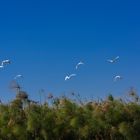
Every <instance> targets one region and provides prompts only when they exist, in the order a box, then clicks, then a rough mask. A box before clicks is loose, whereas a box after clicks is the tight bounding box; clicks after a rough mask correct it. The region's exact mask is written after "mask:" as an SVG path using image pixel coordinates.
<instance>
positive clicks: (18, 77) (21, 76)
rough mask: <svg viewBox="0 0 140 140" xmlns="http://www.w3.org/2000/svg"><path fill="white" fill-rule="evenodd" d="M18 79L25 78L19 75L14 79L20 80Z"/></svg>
mask: <svg viewBox="0 0 140 140" xmlns="http://www.w3.org/2000/svg"><path fill="white" fill-rule="evenodd" d="M18 78H23V76H22V75H21V74H19V75H17V76H15V78H14V79H18Z"/></svg>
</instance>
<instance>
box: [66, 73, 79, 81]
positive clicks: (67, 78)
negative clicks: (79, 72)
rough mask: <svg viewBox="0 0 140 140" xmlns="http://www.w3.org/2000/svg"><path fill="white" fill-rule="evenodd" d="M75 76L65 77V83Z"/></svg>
mask: <svg viewBox="0 0 140 140" xmlns="http://www.w3.org/2000/svg"><path fill="white" fill-rule="evenodd" d="M74 76H76V74H71V75H69V76H66V77H65V81H67V80H70V79H71V78H72V77H74Z"/></svg>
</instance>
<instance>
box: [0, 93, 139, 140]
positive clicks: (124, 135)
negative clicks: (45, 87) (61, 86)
mask: <svg viewBox="0 0 140 140" xmlns="http://www.w3.org/2000/svg"><path fill="white" fill-rule="evenodd" d="M19 95H20V96H19ZM19 95H17V96H16V99H15V100H14V101H12V102H11V103H9V104H3V103H2V104H1V105H0V140H140V102H139V97H138V96H137V95H136V94H132V92H131V94H130V96H131V98H128V99H129V100H128V99H127V100H126V99H125V100H124V99H114V97H113V96H112V95H109V96H108V98H107V99H106V100H102V101H98V102H97V101H89V102H83V101H81V100H80V98H78V99H77V98H76V100H75V97H76V95H74V94H73V98H71V99H70V98H68V97H59V98H54V97H53V96H50V95H49V96H48V101H47V102H45V103H44V104H39V103H37V102H34V101H31V100H29V99H28V96H25V95H26V94H25V93H24V96H22V95H21V93H20V94H19Z"/></svg>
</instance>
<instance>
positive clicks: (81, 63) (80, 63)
mask: <svg viewBox="0 0 140 140" xmlns="http://www.w3.org/2000/svg"><path fill="white" fill-rule="evenodd" d="M80 65H84V63H83V62H82V61H80V62H79V63H78V64H77V65H76V69H78V68H79V66H80Z"/></svg>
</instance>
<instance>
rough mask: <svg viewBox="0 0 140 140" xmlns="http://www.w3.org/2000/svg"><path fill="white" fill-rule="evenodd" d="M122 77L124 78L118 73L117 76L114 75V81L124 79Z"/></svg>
mask: <svg viewBox="0 0 140 140" xmlns="http://www.w3.org/2000/svg"><path fill="white" fill-rule="evenodd" d="M122 79H123V77H122V76H120V75H117V76H115V77H114V82H116V81H117V80H122Z"/></svg>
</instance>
